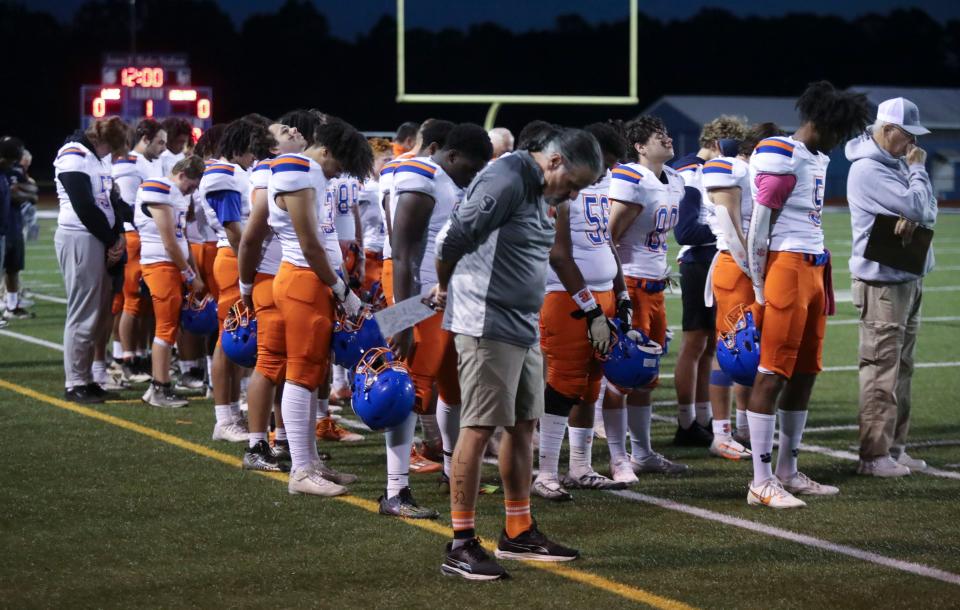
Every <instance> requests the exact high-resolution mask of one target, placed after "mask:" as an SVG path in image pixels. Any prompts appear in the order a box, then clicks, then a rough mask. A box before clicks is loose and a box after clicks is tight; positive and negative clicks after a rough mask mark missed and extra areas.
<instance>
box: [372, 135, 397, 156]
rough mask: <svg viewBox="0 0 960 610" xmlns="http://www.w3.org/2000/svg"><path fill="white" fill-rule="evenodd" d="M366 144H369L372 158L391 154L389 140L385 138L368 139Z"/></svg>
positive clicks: (391, 148) (391, 149)
mask: <svg viewBox="0 0 960 610" xmlns="http://www.w3.org/2000/svg"><path fill="white" fill-rule="evenodd" d="M367 142H369V143H370V148H371V149H372V150H373V154H374V156H378V155H383V154H388V153H392V152H393V147H392V146H391V145H390V140H388V139H386V138H368V139H367Z"/></svg>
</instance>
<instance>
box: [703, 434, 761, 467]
mask: <svg viewBox="0 0 960 610" xmlns="http://www.w3.org/2000/svg"><path fill="white" fill-rule="evenodd" d="M710 454H711V455H715V456H717V457H722V458H724V459H727V460H733V461H735V462H736V461H739V460H742V459H745V458H748V457H750V455H751V453H750V450H749V449H747V448H746V447H744V446H743V445H741V444H740V443H738V442H737V441H735V440H733V437H732V436H730V435H729V434H714V435H713V442H712V443H710Z"/></svg>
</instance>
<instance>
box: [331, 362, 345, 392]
mask: <svg viewBox="0 0 960 610" xmlns="http://www.w3.org/2000/svg"><path fill="white" fill-rule="evenodd" d="M345 387H347V369H345V368H343V367H342V366H340V365H337V364H334V365H333V388H334V389H335V390H339V389H341V388H345Z"/></svg>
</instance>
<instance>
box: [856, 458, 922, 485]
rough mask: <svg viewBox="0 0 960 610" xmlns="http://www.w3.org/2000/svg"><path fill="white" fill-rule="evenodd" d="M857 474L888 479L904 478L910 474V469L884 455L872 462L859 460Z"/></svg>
mask: <svg viewBox="0 0 960 610" xmlns="http://www.w3.org/2000/svg"><path fill="white" fill-rule="evenodd" d="M857 474H863V475H867V476H870V477H881V478H885V479H888V478H894V477H905V476H907V475H908V474H910V469H909V468H907V467H906V466H904V465H903V464H900V463H898V462H895V461H894V460H893V458H892V457H890V456H888V455H885V456H883V457H878V458H876V459H873V460H860V464H858V465H857Z"/></svg>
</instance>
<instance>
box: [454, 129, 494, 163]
mask: <svg viewBox="0 0 960 610" xmlns="http://www.w3.org/2000/svg"><path fill="white" fill-rule="evenodd" d="M443 150H456V151H457V152H459V153H461V154H463V155H464V156H466V157H469V158H471V159H479V160H486V159H489V158H490V157H492V156H493V143H492V142H491V141H490V135H489V134H487V131H486V130H485V129H484V128H483V127H480V126H479V125H477V124H475V123H460V124H459V125H456V126H455V127H454V128H453V129H451V130H450V133H449V134H447V137H446V141H445V142H444V144H443Z"/></svg>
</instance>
